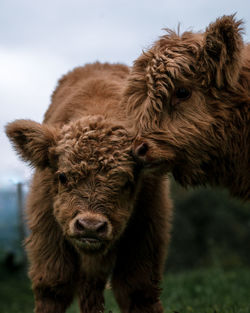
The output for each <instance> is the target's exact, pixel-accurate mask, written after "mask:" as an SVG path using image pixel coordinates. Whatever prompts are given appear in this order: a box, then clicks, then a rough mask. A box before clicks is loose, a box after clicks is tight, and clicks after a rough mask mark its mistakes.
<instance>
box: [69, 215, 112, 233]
mask: <svg viewBox="0 0 250 313" xmlns="http://www.w3.org/2000/svg"><path fill="white" fill-rule="evenodd" d="M75 231H76V232H77V233H78V234H79V235H81V236H105V235H107V232H108V223H107V222H106V221H103V220H98V219H90V218H79V219H77V220H76V222H75Z"/></svg>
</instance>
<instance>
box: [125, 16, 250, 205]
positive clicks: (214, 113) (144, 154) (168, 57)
mask: <svg viewBox="0 0 250 313" xmlns="http://www.w3.org/2000/svg"><path fill="white" fill-rule="evenodd" d="M241 34H242V22H241V21H237V20H235V17H234V16H223V17H221V18H219V19H217V20H216V21H215V22H214V23H212V24H210V25H209V26H208V27H207V29H206V31H205V32H204V33H192V32H185V33H183V34H182V35H180V34H176V33H175V32H173V31H171V30H167V34H166V35H164V36H162V37H161V38H160V39H159V40H158V41H156V42H155V43H154V45H153V46H152V48H150V49H149V50H148V51H146V52H144V53H143V54H142V55H141V56H140V57H139V58H138V59H137V60H136V61H135V62H134V66H133V68H132V72H131V75H130V76H129V79H128V85H127V88H126V90H125V92H124V97H123V106H124V107H125V108H127V110H128V114H129V116H130V118H131V119H133V120H134V121H135V123H134V124H135V126H136V127H137V131H138V133H139V136H138V139H137V141H136V143H135V148H134V152H135V154H136V155H137V157H138V158H139V159H141V160H142V161H144V162H146V163H148V166H150V164H151V166H154V165H156V164H157V165H159V164H160V163H161V165H163V166H164V168H165V170H166V171H171V172H172V173H173V175H174V177H175V179H176V180H177V181H178V182H179V183H181V184H182V185H184V186H196V185H207V184H210V185H213V186H214V185H219V186H223V187H226V188H228V189H229V190H230V192H231V193H232V194H233V195H235V196H237V197H240V198H242V199H245V200H249V198H250V177H249V174H250V135H249V129H250V110H249V108H250V45H247V44H244V43H243V40H242V36H241Z"/></svg>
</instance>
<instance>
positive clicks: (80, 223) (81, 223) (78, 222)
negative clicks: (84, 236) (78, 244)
mask: <svg viewBox="0 0 250 313" xmlns="http://www.w3.org/2000/svg"><path fill="white" fill-rule="evenodd" d="M85 226H86V225H85V223H84V221H83V220H81V219H79V220H76V222H75V229H76V230H78V231H84V230H85V228H86V227H85Z"/></svg>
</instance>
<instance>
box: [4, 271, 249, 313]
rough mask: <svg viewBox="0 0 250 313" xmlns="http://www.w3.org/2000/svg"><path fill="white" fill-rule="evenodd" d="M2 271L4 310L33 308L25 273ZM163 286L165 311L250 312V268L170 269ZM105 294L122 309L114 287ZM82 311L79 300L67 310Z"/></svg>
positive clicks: (109, 304)
mask: <svg viewBox="0 0 250 313" xmlns="http://www.w3.org/2000/svg"><path fill="white" fill-rule="evenodd" d="M0 275H1V280H0V281H1V283H0V312H1V313H31V312H33V297H32V292H31V290H30V282H29V280H28V279H27V278H26V277H25V275H24V274H22V273H18V274H15V275H13V274H12V275H7V274H6V273H3V272H1V273H0ZM162 288H163V293H162V301H163V305H164V308H165V313H250V269H235V270H230V271H224V270H222V269H203V270H195V271H187V272H182V273H169V274H167V275H166V276H165V278H164V281H163V285H162ZM105 297H106V312H107V313H108V312H110V311H112V313H118V312H120V311H119V309H118V307H117V305H116V303H115V300H114V298H113V296H112V292H111V290H107V291H106V294H105ZM78 312H79V310H78V308H77V305H76V303H74V304H73V305H72V306H71V307H70V308H69V310H68V311H67V313H78Z"/></svg>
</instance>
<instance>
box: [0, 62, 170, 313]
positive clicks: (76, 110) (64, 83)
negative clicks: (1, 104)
mask: <svg viewBox="0 0 250 313" xmlns="http://www.w3.org/2000/svg"><path fill="white" fill-rule="evenodd" d="M127 75H128V68H127V67H126V66H123V65H109V64H99V63H96V64H93V65H86V66H85V67H80V68H77V69H75V70H74V71H72V72H71V73H69V74H67V75H65V76H64V77H63V78H62V79H61V80H60V82H59V85H58V87H57V89H56V90H55V92H54V94H53V96H52V103H51V105H50V107H49V109H48V111H47V112H46V114H45V119H44V123H43V124H38V123H36V122H33V121H28V120H17V121H15V122H13V123H10V124H9V125H8V126H7V128H6V132H7V134H8V136H9V138H10V140H11V141H12V142H13V144H14V146H15V148H16V150H17V151H18V152H19V154H20V155H21V156H22V158H23V159H24V160H26V161H28V162H30V163H31V165H33V166H34V167H35V169H36V172H35V175H34V179H33V182H32V185H31V189H30V194H29V197H28V210H27V218H28V225H29V228H30V230H31V234H30V236H29V238H28V239H27V242H26V248H27V252H28V257H29V261H30V270H29V274H30V278H31V280H32V287H33V291H34V295H35V312H36V313H55V312H56V313H64V312H65V310H66V308H67V307H68V306H69V304H70V303H71V302H72V299H73V297H74V295H77V296H78V298H79V306H80V310H81V313H99V312H103V310H104V298H103V290H104V287H105V284H106V282H107V279H108V277H109V276H111V283H112V288H113V291H114V294H115V297H116V299H117V301H118V304H119V306H120V308H121V311H122V312H123V313H128V312H130V313H132V312H133V313H147V312H148V313H161V312H163V309H162V306H161V303H160V301H159V294H160V288H159V283H160V280H161V278H162V272H163V265H164V260H165V255H166V249H167V245H168V241H169V229H170V227H169V225H170V219H171V203H170V200H169V197H168V181H167V180H166V179H163V178H162V175H159V174H157V175H155V174H152V173H151V174H150V173H145V172H142V169H141V168H140V167H139V166H138V165H137V164H136V162H135V160H134V158H133V156H132V153H131V148H132V139H133V137H132V136H131V134H130V133H129V131H128V129H127V127H126V123H125V121H123V120H124V113H123V111H122V109H121V107H120V104H119V103H120V100H121V94H122V89H123V85H124V80H125V79H126V77H127Z"/></svg>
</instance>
